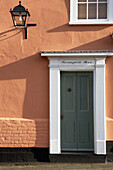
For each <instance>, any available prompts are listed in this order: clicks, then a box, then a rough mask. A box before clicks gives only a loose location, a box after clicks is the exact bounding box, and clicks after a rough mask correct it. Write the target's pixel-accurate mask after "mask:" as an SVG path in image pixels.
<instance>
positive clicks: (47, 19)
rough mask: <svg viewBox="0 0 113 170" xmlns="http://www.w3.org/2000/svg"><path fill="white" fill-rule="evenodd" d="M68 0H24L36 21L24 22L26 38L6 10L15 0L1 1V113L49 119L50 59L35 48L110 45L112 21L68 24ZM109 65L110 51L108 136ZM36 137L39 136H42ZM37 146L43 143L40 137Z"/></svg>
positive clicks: (112, 124) (110, 89)
mask: <svg viewBox="0 0 113 170" xmlns="http://www.w3.org/2000/svg"><path fill="white" fill-rule="evenodd" d="M69 3H70V1H69V0H62V1H61V0H51V1H47V0H45V1H42V0H24V1H22V5H24V6H25V7H26V8H28V9H29V12H30V14H31V17H30V19H29V23H36V24H37V26H36V27H29V28H28V39H27V40H25V39H24V30H22V29H15V28H14V27H13V24H12V19H11V16H10V13H9V10H10V8H13V7H14V6H15V5H18V0H15V1H14V0H10V1H8V0H7V1H6V2H4V0H1V1H0V11H1V12H0V23H1V24H0V117H1V119H2V118H13V119H15V118H19V119H20V118H23V119H30V120H32V119H33V120H35V119H36V120H39V121H43V120H46V121H48V119H49V69H48V59H47V58H42V57H41V56H40V54H39V52H40V51H41V50H43V51H46V50H48V51H53V50H60V51H61V50H113V40H112V38H111V36H110V35H111V33H112V32H113V26H112V25H98V26H96V25H93V26H91V25H89V26H83V25H82V26H74V25H73V26H70V25H69V24H68V23H69ZM112 65H113V58H112V57H111V58H108V59H107V60H106V117H108V118H109V120H108V119H107V140H113V136H112V135H111V132H112V131H113V121H112V119H113V76H112V75H113V67H112ZM6 121H7V120H6ZM46 127H48V124H46ZM110 131H111V132H110ZM47 135H48V132H47ZM0 140H1V139H0ZM40 140H42V142H43V138H42V139H41V138H40ZM3 146H4V145H3ZM5 146H7V145H5ZM12 146H13V145H12ZM23 146H25V145H23ZM38 146H40V147H41V142H40V145H37V147H38ZM45 146H46V147H47V146H49V144H48V143H47V144H45ZM42 147H44V145H43V144H42Z"/></svg>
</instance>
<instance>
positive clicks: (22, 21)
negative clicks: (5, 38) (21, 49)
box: [10, 1, 36, 39]
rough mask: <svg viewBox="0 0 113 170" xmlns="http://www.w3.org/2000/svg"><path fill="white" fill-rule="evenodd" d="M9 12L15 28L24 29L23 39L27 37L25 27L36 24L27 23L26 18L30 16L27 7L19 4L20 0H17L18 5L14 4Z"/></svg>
mask: <svg viewBox="0 0 113 170" xmlns="http://www.w3.org/2000/svg"><path fill="white" fill-rule="evenodd" d="M10 13H11V16H12V20H13V24H14V26H15V27H16V28H24V29H25V39H27V27H28V26H36V24H28V20H29V17H30V13H29V11H28V9H25V7H24V6H22V5H21V1H19V5H18V6H15V7H14V8H13V10H12V9H10Z"/></svg>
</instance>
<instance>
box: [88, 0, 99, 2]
mask: <svg viewBox="0 0 113 170" xmlns="http://www.w3.org/2000/svg"><path fill="white" fill-rule="evenodd" d="M88 2H97V0H88Z"/></svg>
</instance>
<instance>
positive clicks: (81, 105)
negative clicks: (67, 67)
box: [61, 72, 93, 151]
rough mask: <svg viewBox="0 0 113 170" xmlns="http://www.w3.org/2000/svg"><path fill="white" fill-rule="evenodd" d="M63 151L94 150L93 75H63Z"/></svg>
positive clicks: (80, 73)
mask: <svg viewBox="0 0 113 170" xmlns="http://www.w3.org/2000/svg"><path fill="white" fill-rule="evenodd" d="M61 114H63V115H64V117H63V119H62V120H61V138H62V141H61V143H62V150H65V151H66V150H68V151H69V150H70V151H72V150H73V151H74V150H75V151H76V150H78V151H86V150H87V151H90V150H93V74H92V72H62V73H61Z"/></svg>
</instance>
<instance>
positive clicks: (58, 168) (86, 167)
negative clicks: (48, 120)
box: [0, 163, 113, 170]
mask: <svg viewBox="0 0 113 170" xmlns="http://www.w3.org/2000/svg"><path fill="white" fill-rule="evenodd" d="M0 170H113V164H70V163H54V164H53V163H40V164H37V165H7V166H4V165H0Z"/></svg>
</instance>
